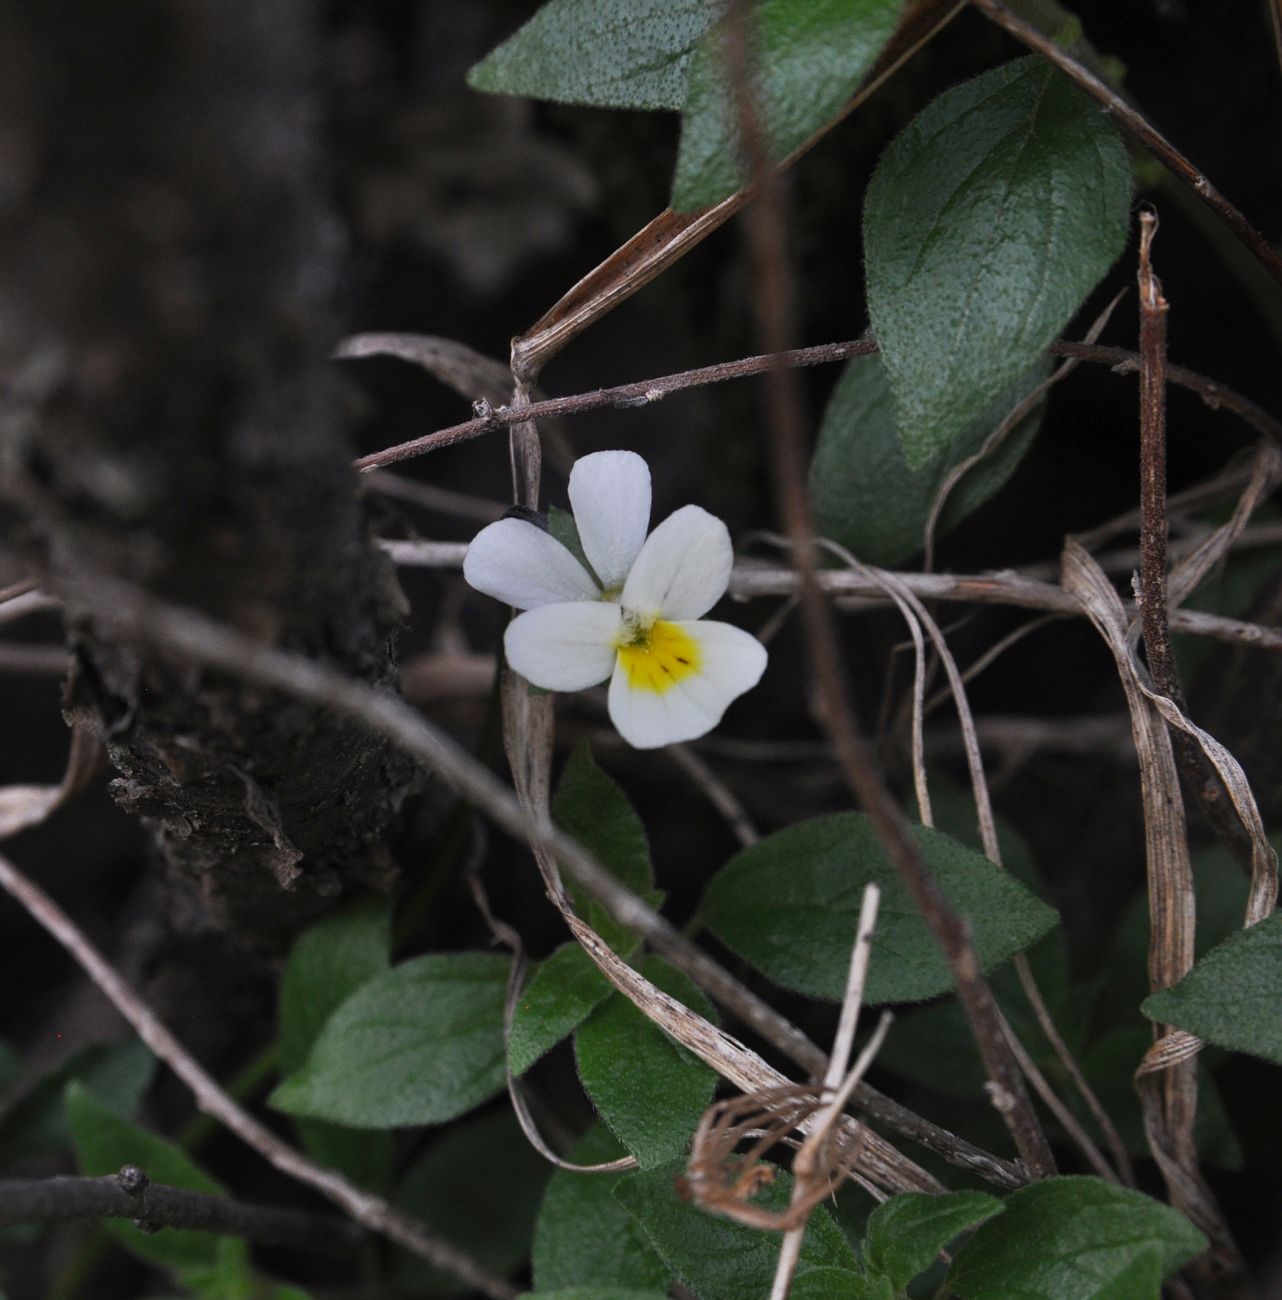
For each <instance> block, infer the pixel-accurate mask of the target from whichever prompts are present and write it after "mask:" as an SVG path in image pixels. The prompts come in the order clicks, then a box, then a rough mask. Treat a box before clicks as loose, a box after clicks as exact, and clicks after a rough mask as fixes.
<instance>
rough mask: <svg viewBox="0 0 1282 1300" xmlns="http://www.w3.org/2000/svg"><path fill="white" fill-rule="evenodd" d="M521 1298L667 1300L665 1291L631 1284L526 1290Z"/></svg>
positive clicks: (553, 1299)
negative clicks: (645, 1289) (638, 1288)
mask: <svg viewBox="0 0 1282 1300" xmlns="http://www.w3.org/2000/svg"><path fill="white" fill-rule="evenodd" d="M522 1300H668V1293H667V1292H666V1291H638V1290H637V1289H636V1288H635V1287H631V1286H571V1287H565V1288H563V1289H561V1290H558V1291H539V1292H537V1293H536V1292H534V1291H526V1292H525V1293H524V1296H523V1297H522Z"/></svg>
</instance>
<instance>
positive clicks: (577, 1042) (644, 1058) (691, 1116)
mask: <svg viewBox="0 0 1282 1300" xmlns="http://www.w3.org/2000/svg"><path fill="white" fill-rule="evenodd" d="M640 970H641V973H642V974H643V975H645V977H646V978H647V979H649V980H650V981H651V982H652V983H654V984H656V985H657V986H658V987H659V988H660V989H662V990H663V991H664V992H665V993H667V994H669V995H670V996H671V997H674V998H676V999H677V1000H678V1001H679V1002H683V1003H684V1004H685V1005H686V1006H688V1007H690V1008H691V1009H692V1010H695V1011H697V1012H699V1014H700V1015H702V1016H704V1017H706V1018H708V1019H710V1020H715V1018H716V1013H715V1011H714V1009H713V1007H712V1005H711V1003H709V1001H708V1000H707V998H706V997H704V996H703V994H702V993H700V991H699V990H698V989H697V988H696V987H695V985H694V984H693V983H692V982H691V981H690V979H689V978H688V977H687V976H685V975H683V974H682V973H681V972H680V971H677V970H674V969H673V968H672V967H671V966H669V965H668V964H667V963H666V962H665V961H663V960H661V959H660V958H658V957H647V958H646V959H645V960H644V961H643V962H642V964H641V967H640ZM574 1052H575V1057H576V1059H577V1060H578V1065H579V1078H580V1079H581V1080H582V1081H583V1086H584V1088H585V1089H586V1090H587V1094H588V1096H589V1097H591V1099H592V1104H593V1105H594V1106H595V1107H596V1109H597V1110H598V1112H599V1113H600V1115H601V1118H602V1119H604V1120H605V1122H606V1123H607V1124H608V1125H609V1126H610V1128H611V1129H612V1130H613V1131H614V1133H615V1134H616V1135H617V1136H618V1137H619V1139H620V1140H621V1141H622V1142H623V1144H624V1145H625V1146H626V1147H627V1148H628V1150H629V1151H630V1152H631V1153H632V1155H634V1156H636V1158H637V1163H638V1164H640V1166H641V1168H642V1169H650V1168H653V1167H654V1166H655V1165H659V1164H662V1163H663V1162H664V1161H666V1160H671V1159H672V1158H673V1157H674V1156H677V1155H680V1154H681V1152H683V1151H684V1150H685V1149H686V1145H687V1144H688V1142H689V1140H690V1135H691V1134H692V1133H693V1132H694V1129H695V1126H696V1125H697V1124H698V1122H699V1119H700V1117H701V1116H702V1115H703V1112H704V1111H705V1110H706V1109H707V1107H708V1105H709V1103H710V1102H711V1101H712V1092H713V1089H714V1088H715V1087H716V1082H717V1076H716V1073H715V1071H713V1070H712V1068H711V1067H710V1066H707V1065H705V1064H704V1063H703V1062H702V1061H700V1060H699V1059H698V1058H697V1057H695V1056H693V1055H691V1053H690V1052H688V1051H687V1050H686V1049H685V1048H684V1047H680V1046H679V1045H678V1044H677V1043H675V1042H673V1040H672V1039H671V1038H669V1037H668V1036H667V1035H666V1034H665V1033H664V1032H663V1031H662V1030H661V1029H659V1028H658V1026H657V1025H655V1023H654V1022H653V1021H652V1020H650V1019H648V1018H647V1017H646V1016H645V1015H643V1014H642V1013H641V1012H640V1011H639V1010H638V1009H637V1008H636V1007H635V1006H633V1004H632V1003H631V1002H629V1001H628V999H627V998H625V997H623V996H622V994H618V993H616V994H615V995H614V996H613V997H612V998H611V999H610V1000H609V1001H608V1002H606V1003H605V1004H604V1005H603V1006H601V1007H598V1008H597V1010H596V1011H594V1012H593V1013H592V1015H591V1016H590V1017H589V1018H588V1020H587V1021H586V1022H585V1023H584V1024H583V1025H582V1026H581V1027H580V1029H579V1032H578V1033H577V1034H576V1035H575V1037H574Z"/></svg>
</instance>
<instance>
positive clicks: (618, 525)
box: [570, 451, 650, 590]
mask: <svg viewBox="0 0 1282 1300" xmlns="http://www.w3.org/2000/svg"><path fill="white" fill-rule="evenodd" d="M570 505H571V506H572V507H573V509H574V522H575V524H577V525H578V529H579V540H580V541H581V542H582V543H583V553H584V555H586V556H587V557H588V563H589V564H591V565H592V567H593V568H594V569H595V570H596V576H597V577H598V578H600V579H601V582H602V584H603V585H604V586H605V588H606V589H607V590H609V589H610V588H615V589H617V588H619V587H622V586H623V580H624V579H625V578H626V577H627V576H628V570H629V569H630V568H631V567H632V561H633V560H635V559H636V558H637V552H638V551H640V549H641V544H642V543H643V542H644V541H645V533H646V529H647V528H649V527H650V467H649V466H648V465H647V464H646V463H645V461H643V460H642V459H641V457H640V456H638V455H637V454H636V452H634V451H595V452H593V453H592V455H590V456H584V457H582V458H581V459H579V460H576V461H575V462H574V467H573V468H572V469H571V470H570Z"/></svg>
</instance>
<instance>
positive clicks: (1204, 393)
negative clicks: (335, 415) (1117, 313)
mask: <svg viewBox="0 0 1282 1300" xmlns="http://www.w3.org/2000/svg"><path fill="white" fill-rule="evenodd" d="M1046 350H1047V352H1049V353H1050V354H1051V355H1052V356H1057V357H1074V358H1077V359H1078V360H1081V361H1090V362H1093V363H1096V364H1100V365H1106V366H1108V367H1109V368H1110V369H1111V370H1112V371H1113V372H1114V374H1119V375H1125V374H1134V373H1138V371H1139V368H1140V358H1139V354H1138V353H1137V352H1131V351H1129V350H1128V349H1126V348H1115V347H1105V346H1102V345H1100V344H1098V343H1094V344H1092V343H1079V342H1075V341H1073V340H1071V339H1060V340H1058V341H1057V342H1055V343H1052V344H1051V345H1050V347H1049V348H1047V349H1046ZM876 351H877V343H876V340H874V339H869V338H863V339H849V340H846V341H845V342H841V343H822V344H820V345H819V346H817V347H813V348H796V349H793V350H791V351H788V352H785V353H783V354H782V355H781V356H780V357H770V356H760V357H745V358H744V359H743V360H742V361H722V362H718V363H717V364H716V365H713V366H701V367H699V368H698V369H696V370H683V371H680V372H678V373H676V374H671V375H660V376H658V377H657V378H654V379H642V380H640V381H638V382H636V383H631V384H619V385H617V386H615V387H613V388H598V389H594V390H593V391H592V392H589V393H576V394H574V395H572V396H569V397H550V398H547V399H546V400H545V401H541V402H531V403H530V404H529V406H528V407H524V408H522V409H520V410H517V409H515V408H513V407H507V406H498V407H495V406H492V405H491V404H490V403H489V402H486V401H479V402H477V403H476V404H475V406H474V409H475V410H476V411H477V412H478V414H477V415H476V416H475V418H473V419H471V420H465V421H463V423H462V424H452V425H450V426H449V427H448V428H445V429H438V430H436V431H435V432H434V433H428V434H424V435H423V437H421V438H411V439H410V441H409V442H402V443H397V444H396V446H394V447H384V448H383V450H382V451H374V452H370V454H369V455H368V456H362V457H360V458H359V459H358V460H356V461H354V462H353V464H354V465H355V467H356V468H357V469H358V470H360V471H362V472H368V471H370V470H374V469H378V468H379V467H380V466H384V465H393V464H395V463H396V462H397V461H401V460H409V459H410V458H411V457H414V456H425V455H427V454H428V453H429V452H432V451H440V450H441V449H442V448H444V447H453V446H454V445H455V444H457V443H460V442H468V441H470V440H471V439H473V438H480V437H483V436H484V435H485V434H487V433H495V432H497V431H498V430H500V429H505V428H507V427H508V426H509V425H513V424H518V423H520V422H521V421H522V420H527V419H528V420H546V419H550V418H552V417H554V416H563V415H580V414H582V413H583V412H585V411H597V410H600V409H601V408H602V407H605V406H614V407H620V408H624V409H626V408H629V407H636V406H646V405H649V404H650V403H652V402H657V401H661V400H662V399H663V398H664V397H665V396H667V394H668V393H675V392H680V391H681V390H682V389H686V388H698V387H701V386H703V385H705V384H719V383H723V382H724V381H726V380H728V379H745V378H748V377H750V376H752V375H759V374H762V373H763V372H765V371H766V370H768V369H770V368H771V366H773V365H775V364H783V365H788V366H819V365H826V364H828V363H830V362H833V361H845V360H848V359H849V358H850V357H858V356H867V355H868V354H869V353H870V352H876ZM1166 378H1167V380H1168V381H1169V382H1170V383H1172V384H1176V385H1177V386H1179V387H1181V388H1187V389H1190V390H1191V391H1192V392H1195V393H1197V394H1198V396H1199V397H1201V399H1202V401H1203V402H1205V403H1206V405H1207V406H1209V407H1211V408H1212V409H1213V410H1219V409H1220V408H1221V407H1222V408H1223V409H1224V410H1226V411H1231V412H1233V414H1234V415H1237V416H1239V417H1240V418H1242V419H1243V420H1245V421H1246V422H1247V423H1248V424H1250V425H1251V426H1252V427H1253V428H1254V429H1256V430H1257V431H1258V432H1260V433H1262V434H1263V435H1264V436H1265V437H1268V438H1271V439H1273V441H1274V442H1276V443H1278V444H1279V445H1280V446H1282V421H1280V420H1277V419H1275V418H1274V417H1273V416H1272V415H1270V414H1269V413H1268V412H1267V411H1266V410H1265V409H1264V408H1263V407H1261V406H1259V405H1257V404H1256V403H1255V402H1253V401H1251V399H1250V398H1249V397H1244V396H1242V394H1241V393H1238V392H1235V391H1234V390H1233V389H1231V388H1226V387H1225V386H1224V385H1223V384H1219V383H1217V382H1216V381H1215V380H1213V379H1209V378H1207V376H1206V375H1200V374H1198V373H1197V372H1196V371H1194V370H1189V369H1187V368H1186V367H1184V366H1168V367H1167V371H1166Z"/></svg>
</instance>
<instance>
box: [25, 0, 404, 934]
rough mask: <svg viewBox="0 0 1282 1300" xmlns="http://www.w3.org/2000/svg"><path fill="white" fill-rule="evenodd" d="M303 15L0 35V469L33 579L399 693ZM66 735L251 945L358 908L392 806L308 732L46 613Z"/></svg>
mask: <svg viewBox="0 0 1282 1300" xmlns="http://www.w3.org/2000/svg"><path fill="white" fill-rule="evenodd" d="M314 17H315V15H314V12H313V10H312V8H311V6H310V5H309V4H307V3H306V0H255V2H254V3H253V4H226V3H224V2H223V0H130V3H128V4H120V3H118V2H117V0H72V2H70V3H63V4H58V5H50V4H48V3H47V0H9V3H7V4H6V5H5V6H4V8H3V11H0V384H2V385H3V406H2V407H0V453H2V454H3V457H4V461H3V464H4V478H3V481H4V487H5V491H6V495H7V496H8V497H9V498H10V499H11V500H12V501H13V502H14V503H15V504H16V505H17V507H18V509H19V511H20V513H21V516H22V518H23V519H24V520H25V521H26V529H25V537H24V541H25V544H26V547H27V548H28V554H29V556H30V557H31V560H32V563H33V564H36V565H37V566H38V568H39V570H40V572H41V574H42V578H43V580H44V581H46V582H47V583H48V584H49V586H50V587H51V588H52V589H53V590H55V591H57V590H59V585H60V582H61V581H63V580H65V579H68V578H70V577H73V576H74V577H75V578H76V580H77V581H80V582H83V581H84V580H85V578H86V577H89V578H92V577H93V575H97V574H101V575H106V576H110V577H112V578H115V579H125V580H128V581H130V582H133V583H136V584H138V585H140V586H142V587H143V588H145V589H146V590H147V591H148V592H150V593H151V594H152V595H154V596H157V597H160V598H162V599H164V600H167V601H172V602H176V603H179V604H185V605H190V606H194V607H197V608H199V609H200V610H201V611H203V612H204V613H206V614H209V615H212V616H214V617H216V618H219V619H222V620H225V621H226V622H228V623H230V624H232V625H233V626H235V627H236V628H238V629H239V630H241V631H243V632H247V633H250V634H252V635H253V636H255V637H258V638H261V639H262V640H264V641H266V642H269V643H271V644H275V645H280V646H285V647H288V648H289V649H292V650H295V651H301V652H304V653H307V654H310V655H313V656H316V657H318V658H322V659H324V660H326V661H327V662H329V663H331V664H334V665H338V666H341V667H342V668H343V669H344V670H346V671H347V672H349V673H351V674H353V675H355V676H358V677H360V678H362V679H364V680H366V681H370V682H375V683H378V684H380V685H384V686H386V688H387V689H388V690H394V689H395V683H396V670H395V662H394V640H395V635H396V630H397V628H398V625H399V623H400V621H401V619H402V618H403V615H404V612H405V610H404V602H403V597H402V596H401V594H400V590H399V587H398V585H397V582H396V578H395V574H394V572H393V570H392V569H391V568H390V566H389V565H388V563H387V562H386V561H385V560H384V558H383V557H382V556H380V555H379V553H378V552H377V551H376V550H375V549H374V548H373V547H372V546H371V545H370V541H369V538H368V536H367V530H366V525H365V521H364V519H363V515H362V512H361V508H360V505H359V501H358V498H357V493H356V483H355V477H354V475H353V473H352V472H351V469H350V457H351V449H350V447H349V446H348V443H347V439H346V437H345V432H344V427H343V420H342V418H341V412H342V406H343V394H342V391H341V389H340V387H339V386H338V381H337V379H336V377H335V376H334V374H333V371H332V369H331V366H330V364H329V362H328V352H329V349H330V346H331V344H332V342H333V337H334V335H335V332H336V330H335V324H334V320H333V315H332V297H333V294H334V291H335V287H336V284H337V282H338V277H339V275H340V272H341V262H342V253H343V243H342V238H341V231H340V229H339V226H338V223H337V221H336V220H335V218H334V216H333V214H332V213H331V211H330V208H329V204H328V196H327V194H326V191H325V189H324V187H323V172H322V169H321V166H320V161H321V160H320V148H319V145H320V143H321V141H320V138H319V137H320V130H321V125H322V112H321V110H322V107H323V106H322V104H321V102H320V100H319V96H318V85H319V79H318V76H317V65H318V62H319V60H318V57H317V54H318V37H317V33H316V32H315V30H313V20H314ZM68 625H69V627H70V628H71V631H72V644H73V649H74V653H75V667H74V669H73V673H72V676H71V679H70V682H69V684H68V689H67V696H66V701H67V709H68V713H69V715H70V716H72V717H75V718H78V719H85V720H88V721H89V722H91V724H92V725H93V726H94V727H95V728H96V729H97V730H98V732H99V733H100V734H101V735H102V737H103V738H104V740H105V741H106V743H107V746H108V750H109V753H110V756H111V759H112V762H113V763H114V764H115V766H116V768H117V770H118V773H119V775H118V776H117V778H116V779H115V780H114V782H113V792H114V794H115V797H116V798H117V800H118V801H119V802H120V804H121V805H122V806H123V807H125V808H127V809H129V810H131V811H133V812H135V813H137V814H138V815H140V816H141V817H142V818H143V819H144V820H145V822H146V823H147V825H148V826H149V827H150V828H151V830H152V832H153V833H154V838H155V842H156V844H157V846H158V848H159V850H160V853H161V855H162V856H163V858H164V860H165V862H166V863H167V864H168V866H169V869H170V871H171V873H172V874H173V876H174V877H175V879H176V880H179V881H181V882H184V883H185V886H186V887H187V890H186V892H187V893H188V895H189V896H190V895H192V894H194V896H195V897H196V898H198V899H199V900H200V902H201V904H202V910H203V911H204V913H205V915H206V916H207V917H209V918H210V919H212V921H213V922H214V923H215V924H217V925H220V926H222V927H225V928H227V929H229V930H230V931H232V932H233V933H234V934H235V935H236V936H237V937H238V938H239V939H241V940H242V941H244V942H246V943H248V944H250V945H252V946H259V947H263V946H266V947H275V946H279V944H280V943H282V942H283V941H284V940H285V939H287V938H288V936H289V935H290V934H292V933H293V932H294V931H296V930H297V929H298V928H299V926H301V925H302V924H304V923H305V922H306V921H307V920H308V919H309V918H310V917H312V916H314V915H316V914H317V913H318V912H319V911H321V910H323V909H324V908H325V907H326V906H328V905H329V903H330V901H331V900H333V899H334V898H336V897H337V896H339V895H340V894H342V893H343V892H345V891H347V890H349V889H352V888H355V887H360V886H371V885H372V886H375V887H381V888H386V887H387V886H388V885H389V884H390V882H391V880H392V878H393V876H394V866H393V863H392V860H391V858H390V856H389V853H388V850H387V848H386V844H387V838H388V834H389V831H390V830H391V829H392V828H393V827H394V825H395V823H396V821H397V817H398V813H399V810H400V808H401V805H402V803H403V802H404V800H405V799H406V797H407V795H408V794H409V793H411V792H412V791H413V789H414V788H415V785H416V781H417V774H416V772H415V771H414V769H413V768H412V767H411V766H409V765H408V764H407V762H406V761H405V760H403V759H401V758H400V757H399V756H397V755H396V754H394V753H393V752H391V751H390V750H389V749H388V747H387V746H386V745H385V744H383V743H382V742H380V741H376V740H373V739H371V738H370V737H369V736H367V735H365V734H364V733H363V732H360V731H358V730H356V729H354V728H353V727H352V726H350V725H348V724H346V723H342V722H339V721H337V720H335V719H332V718H330V717H328V716H327V715H326V714H325V712H324V711H323V710H321V709H318V708H316V707H313V706H311V705H304V704H300V703H297V702H294V701H291V700H289V699H287V698H285V697H282V696H277V695H272V694H269V693H266V692H263V691H261V690H257V689H251V688H247V687H245V686H243V685H241V684H240V683H239V682H236V681H232V680H228V679H225V678H219V677H216V676H213V675H211V674H207V673H203V672H200V671H197V670H195V669H188V668H184V667H182V666H179V665H174V664H171V663H165V662H160V661H156V660H151V659H148V658H145V657H143V656H141V655H140V654H139V653H138V652H137V651H136V650H134V649H133V648H132V647H130V646H128V645H121V644H113V643H112V642H111V641H110V640H108V639H106V638H104V637H102V636H100V635H99V634H98V633H97V632H96V631H95V628H94V623H93V618H92V615H91V613H90V612H89V611H88V610H87V609H86V608H84V607H77V606H76V605H75V603H74V600H73V602H72V603H70V606H69V609H68Z"/></svg>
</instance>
